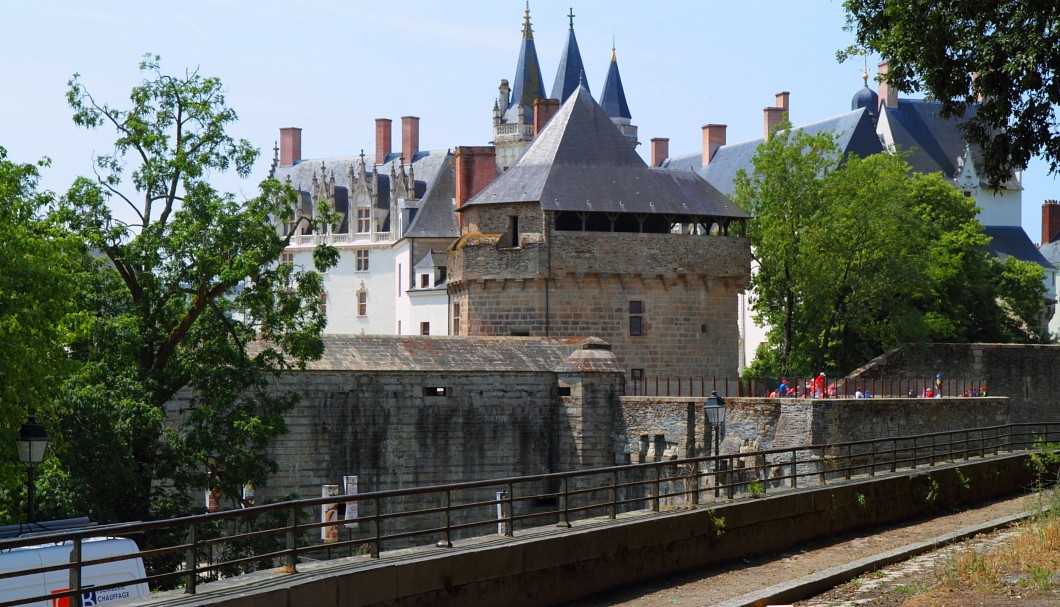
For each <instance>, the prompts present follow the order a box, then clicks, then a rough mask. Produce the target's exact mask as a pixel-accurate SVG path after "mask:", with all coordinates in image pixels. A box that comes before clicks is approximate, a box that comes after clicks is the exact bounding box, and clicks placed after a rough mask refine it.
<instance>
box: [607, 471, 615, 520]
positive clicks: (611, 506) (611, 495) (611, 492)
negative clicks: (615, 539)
mask: <svg viewBox="0 0 1060 607" xmlns="http://www.w3.org/2000/svg"><path fill="white" fill-rule="evenodd" d="M607 497H608V500H609V503H608V505H607V518H609V519H611V520H615V517H616V516H618V473H617V472H615V471H614V470H612V471H611V487H610V488H609V489H608V495H607Z"/></svg>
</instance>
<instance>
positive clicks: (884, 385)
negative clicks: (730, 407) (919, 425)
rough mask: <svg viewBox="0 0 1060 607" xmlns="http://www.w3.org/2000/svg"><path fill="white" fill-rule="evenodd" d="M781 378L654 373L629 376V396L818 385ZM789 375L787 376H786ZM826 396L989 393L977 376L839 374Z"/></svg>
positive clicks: (750, 392) (763, 392)
mask: <svg viewBox="0 0 1060 607" xmlns="http://www.w3.org/2000/svg"><path fill="white" fill-rule="evenodd" d="M781 379H782V378H769V377H708V376H653V377H634V378H627V379H626V390H625V392H626V396H645V397H675V396H676V397H708V396H710V393H711V391H716V392H717V393H718V395H719V396H723V397H731V396H746V397H769V396H786V397H802V398H814V397H818V396H817V394H816V393H817V391H818V388H817V386H816V384H815V383H814V378H813V377H791V379H790V380H789V381H787V382H786V385H787V387H788V393H787V394H784V395H779V394H777V393H776V392H777V388H778V387H779V386H780V381H781ZM783 379H786V378H783ZM821 392H822V393H823V395H822V396H823V397H824V398H855V397H856V396H857V395H858V393H861V394H862V395H863V396H865V395H868V396H870V397H872V398H897V397H917V398H931V397H935V396H944V397H977V396H980V395H982V396H986V395H987V394H989V391H988V390H987V382H986V380H984V379H974V378H955V379H954V378H951V379H940V380H938V381H936V379H935V378H906V377H893V378H889V377H883V378H839V379H838V380H834V379H828V380H827V381H826V382H824V386H823V390H821Z"/></svg>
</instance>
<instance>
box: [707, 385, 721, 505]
mask: <svg viewBox="0 0 1060 607" xmlns="http://www.w3.org/2000/svg"><path fill="white" fill-rule="evenodd" d="M703 411H705V412H706V414H707V423H708V424H709V425H710V427H711V429H712V430H713V432H714V455H721V426H722V424H724V423H725V401H723V400H722V399H721V397H720V396H718V392H717V390H711V391H710V398H708V399H707V404H706V405H704V406H703ZM707 448H708V449H709V448H710V445H709V444H708V445H707ZM723 463H724V462H722V461H721V460H720V459H716V460H714V497H718V496H719V495H720V494H721V489H720V487H719V486H718V472H719V471H720V470H724V468H723Z"/></svg>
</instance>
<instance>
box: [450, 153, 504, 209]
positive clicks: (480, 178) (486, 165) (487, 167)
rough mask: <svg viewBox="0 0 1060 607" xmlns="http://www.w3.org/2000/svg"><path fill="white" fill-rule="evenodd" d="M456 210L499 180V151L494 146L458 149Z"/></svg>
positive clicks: (456, 154)
mask: <svg viewBox="0 0 1060 607" xmlns="http://www.w3.org/2000/svg"><path fill="white" fill-rule="evenodd" d="M455 156H456V208H457V209H459V208H460V207H462V206H464V204H465V203H467V201H468V200H471V197H472V196H474V195H475V194H478V193H479V192H481V191H482V190H484V189H485V188H486V186H488V185H489V184H490V183H492V182H493V180H494V179H496V178H497V149H496V148H495V147H493V146H492V145H480V146H467V145H461V146H457V148H456V153H455Z"/></svg>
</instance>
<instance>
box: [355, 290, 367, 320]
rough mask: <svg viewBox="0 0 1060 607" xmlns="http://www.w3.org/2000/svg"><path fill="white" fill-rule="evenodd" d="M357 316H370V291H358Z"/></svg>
mask: <svg viewBox="0 0 1060 607" xmlns="http://www.w3.org/2000/svg"><path fill="white" fill-rule="evenodd" d="M357 316H362V317H363V316H368V293H367V292H366V291H357Z"/></svg>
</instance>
